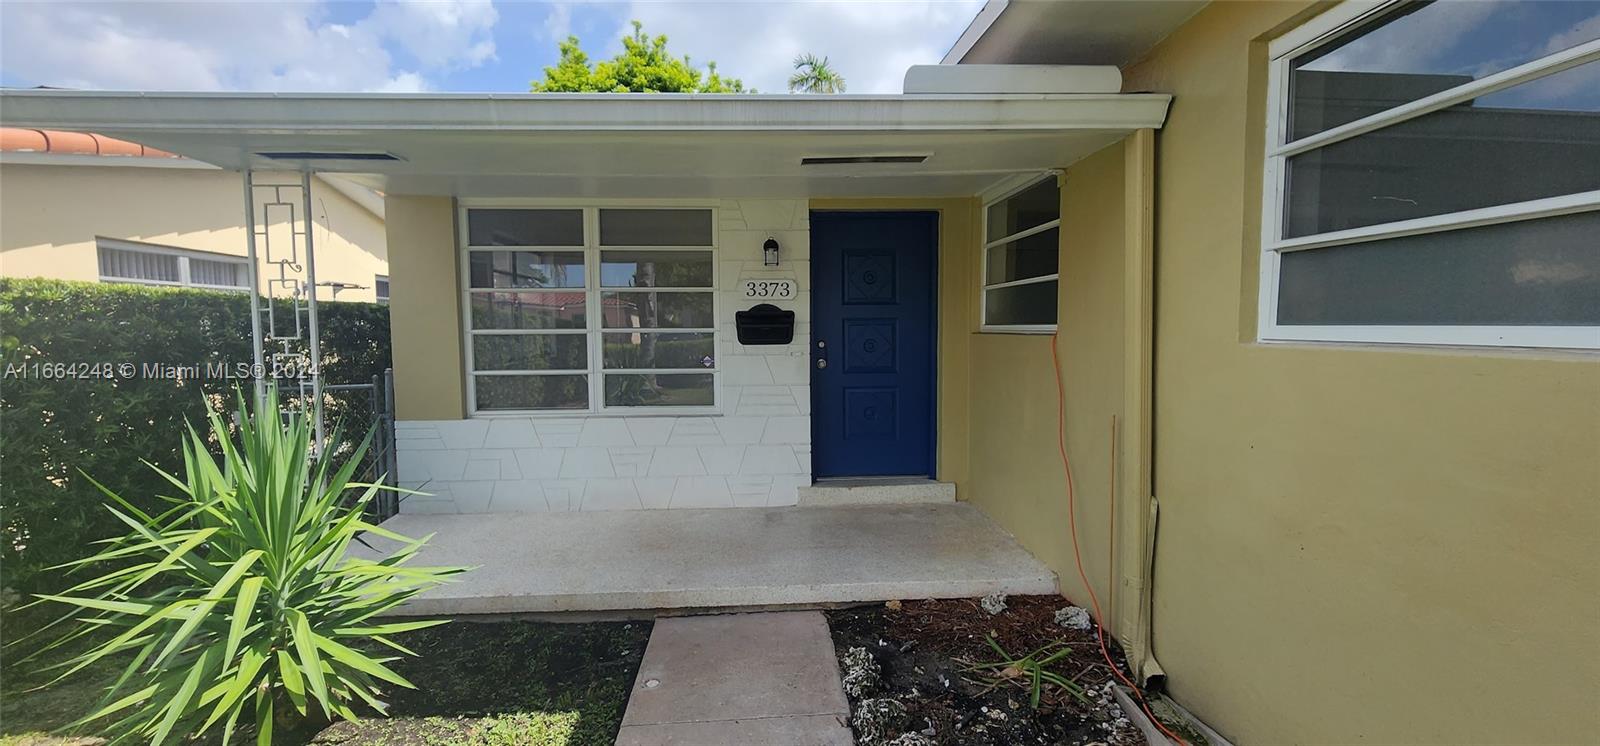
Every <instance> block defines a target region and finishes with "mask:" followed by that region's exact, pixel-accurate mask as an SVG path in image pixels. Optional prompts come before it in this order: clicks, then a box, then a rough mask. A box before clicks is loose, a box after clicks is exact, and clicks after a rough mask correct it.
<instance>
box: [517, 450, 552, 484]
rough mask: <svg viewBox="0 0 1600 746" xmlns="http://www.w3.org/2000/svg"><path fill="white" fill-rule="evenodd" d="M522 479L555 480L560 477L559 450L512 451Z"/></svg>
mask: <svg viewBox="0 0 1600 746" xmlns="http://www.w3.org/2000/svg"><path fill="white" fill-rule="evenodd" d="M513 453H514V454H516V458H517V468H518V469H519V470H520V471H521V472H522V478H523V479H555V478H557V477H560V476H561V454H562V451H561V449H560V448H519V449H517V450H515V451H513Z"/></svg>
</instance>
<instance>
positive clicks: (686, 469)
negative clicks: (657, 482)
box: [650, 446, 706, 477]
mask: <svg viewBox="0 0 1600 746" xmlns="http://www.w3.org/2000/svg"><path fill="white" fill-rule="evenodd" d="M705 473H706V468H705V466H704V465H703V464H701V463H700V454H699V453H698V452H696V451H695V449H694V448H690V447H687V446H667V447H663V448H657V449H656V453H655V460H653V461H652V462H651V463H650V476H652V477H698V476H704V475H705Z"/></svg>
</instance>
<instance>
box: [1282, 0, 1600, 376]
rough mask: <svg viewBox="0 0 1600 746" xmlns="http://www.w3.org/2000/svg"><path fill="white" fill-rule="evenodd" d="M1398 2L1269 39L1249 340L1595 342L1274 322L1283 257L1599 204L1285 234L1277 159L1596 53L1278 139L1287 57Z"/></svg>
mask: <svg viewBox="0 0 1600 746" xmlns="http://www.w3.org/2000/svg"><path fill="white" fill-rule="evenodd" d="M1402 2H1403V0H1385V1H1383V2H1369V1H1368V0H1346V2H1344V3H1342V4H1340V5H1339V6H1337V7H1335V8H1332V9H1330V10H1329V11H1327V12H1326V13H1323V14H1322V15H1320V16H1317V17H1316V18H1314V19H1312V20H1310V21H1308V22H1307V23H1305V24H1303V25H1301V26H1300V27H1298V28H1296V29H1294V30H1293V31H1290V32H1289V33H1287V34H1285V35H1284V36H1282V37H1280V38H1278V39H1276V40H1274V41H1272V42H1271V43H1270V44H1268V56H1269V58H1270V62H1269V65H1270V67H1269V69H1268V71H1267V129H1266V159H1265V162H1264V168H1263V172H1264V174H1263V178H1264V181H1263V184H1262V190H1261V195H1262V207H1261V282H1260V287H1259V290H1258V293H1257V303H1258V305H1257V311H1256V318H1257V339H1258V340H1259V341H1260V342H1263V343H1281V342H1291V343H1298V342H1335V343H1375V344H1394V345H1415V346H1451V347H1527V348H1541V349H1544V348H1561V349H1580V350H1581V349H1600V326H1482V325H1478V326H1472V325H1437V326H1435V325H1428V326H1412V325H1395V326H1377V325H1347V326H1346V325H1340V326H1308V325H1281V324H1279V323H1278V321H1277V309H1278V289H1279V288H1278V279H1279V267H1280V260H1281V257H1282V254H1283V253H1284V252H1289V251H1306V250H1314V249H1320V248H1327V247H1332V246H1348V245H1352V244H1358V243H1363V242H1366V241H1374V240H1378V239H1383V238H1395V237H1400V236H1410V235H1419V234H1424V233H1434V232H1438V231H1449V230H1463V229H1466V228H1475V227H1479V226H1485V225H1496V224H1500V223H1509V222H1516V221H1521V220H1532V219H1536V218H1544V217H1553V216H1556V215H1567V214H1573V213H1580V212H1589V211H1593V210H1600V190H1597V191H1590V192H1580V193H1577V194H1567V195H1561V196H1557V197H1549V198H1544V199H1536V200H1529V201H1526V202H1518V203H1513V204H1506V205H1495V206H1492V207H1486V208H1480V209H1475V210H1465V211H1461V212H1454V213H1447V214H1444V215H1432V216H1428V217H1423V218H1416V219H1413V220H1404V221H1398V222H1392V223H1380V224H1378V225H1370V226H1363V227H1360V228H1353V229H1350V230H1344V231H1334V232H1328V233H1317V234H1312V235H1309V236H1299V237H1295V238H1285V237H1284V236H1283V209H1284V201H1283V200H1284V197H1285V182H1284V178H1285V174H1286V173H1287V171H1286V169H1285V163H1286V162H1287V160H1288V158H1289V157H1290V156H1293V155H1296V154H1299V153H1304V152H1307V151H1310V150H1314V149H1316V148H1320V147H1324V146H1327V145H1331V144H1333V143H1336V142H1340V141H1343V140H1347V139H1350V138H1352V137H1356V136H1359V135H1362V134H1366V133H1368V132H1373V131H1376V130H1378V129H1382V128H1384V127H1388V126H1391V125H1395V124H1398V123H1400V122H1404V121H1407V120H1410V119H1415V118H1417V117H1421V116H1424V115H1426V114H1430V113H1433V112H1435V111H1439V110H1442V109H1445V108H1448V107H1450V106H1454V105H1456V104H1458V103H1461V102H1462V101H1466V100H1469V99H1473V98H1477V97H1479V96H1483V95H1486V94H1489V93H1492V92H1494V91H1498V90H1503V89H1505V88H1510V87H1512V86H1515V85H1519V84H1521V83H1525V82H1528V81H1530V80H1535V79H1538V78H1542V77H1545V76H1548V75H1553V74H1555V73H1558V72H1561V71H1562V70H1567V69H1569V68H1572V67H1576V66H1578V65H1582V64H1585V63H1588V62H1593V61H1596V60H1600V40H1596V41H1591V42H1588V43H1585V44H1580V45H1578V46H1576V47H1573V48H1571V49H1567V50H1564V51H1562V52H1558V53H1556V54H1552V55H1549V56H1546V57H1542V58H1540V59H1536V60H1533V61H1530V62H1527V63H1524V64H1522V65H1518V66H1516V67H1513V68H1510V69H1508V70H1503V71H1501V72H1498V73H1495V74H1493V75H1488V76H1485V77H1483V78H1479V79H1477V80H1473V81H1470V82H1468V83H1464V84H1462V85H1460V86H1457V87H1455V88H1451V89H1448V90H1445V91H1441V92H1439V93H1436V94H1433V95H1431V96H1427V97H1425V98H1422V99H1418V100H1416V101H1412V102H1409V103H1406V104H1402V105H1400V106H1397V107H1395V108H1392V109H1389V110H1387V111H1382V112H1378V113H1376V114H1372V115H1369V116H1367V117H1364V118H1361V119H1358V120H1356V121H1353V122H1348V123H1345V124H1342V125H1339V126H1337V127H1333V128H1330V129H1327V130H1324V131H1322V132H1318V133H1316V134H1314V135H1308V136H1306V137H1303V138H1300V139H1299V140H1296V141H1294V142H1292V143H1290V142H1285V141H1284V140H1285V136H1286V135H1285V133H1286V132H1287V131H1288V129H1287V124H1288V122H1287V119H1288V112H1289V104H1290V103H1291V102H1290V98H1289V72H1290V71H1289V63H1290V60H1292V59H1293V58H1295V57H1297V56H1299V55H1300V54H1302V53H1304V52H1307V51H1309V50H1311V49H1314V48H1316V47H1318V46H1320V45H1322V44H1325V43H1327V42H1329V41H1331V40H1332V39H1333V38H1334V37H1336V36H1338V35H1340V34H1342V33H1344V32H1346V31H1348V30H1349V29H1351V28H1352V27H1355V26H1357V25H1360V24H1363V23H1366V22H1368V21H1370V20H1374V19H1376V18H1377V17H1378V16H1380V15H1384V14H1386V13H1387V12H1389V11H1390V10H1391V9H1393V8H1394V7H1396V6H1398V5H1400V4H1401V3H1402Z"/></svg>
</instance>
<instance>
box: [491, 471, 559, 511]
mask: <svg viewBox="0 0 1600 746" xmlns="http://www.w3.org/2000/svg"><path fill="white" fill-rule="evenodd" d="M489 510H490V511H492V512H495V513H543V512H545V511H548V510H550V503H548V502H546V501H545V499H544V485H543V484H541V483H539V482H538V481H535V480H531V479H524V480H502V481H499V482H495V483H494V498H493V499H492V500H490V501H489Z"/></svg>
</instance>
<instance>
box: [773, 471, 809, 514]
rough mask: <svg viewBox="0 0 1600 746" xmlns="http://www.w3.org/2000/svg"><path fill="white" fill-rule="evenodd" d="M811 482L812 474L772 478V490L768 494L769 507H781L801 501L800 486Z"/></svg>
mask: <svg viewBox="0 0 1600 746" xmlns="http://www.w3.org/2000/svg"><path fill="white" fill-rule="evenodd" d="M809 484H811V477H810V476H792V475H786V476H777V477H773V478H772V492H771V494H769V495H768V496H767V507H769V508H781V507H785V506H789V505H794V504H796V503H798V502H799V491H798V488H799V487H800V486H801V485H809Z"/></svg>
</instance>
